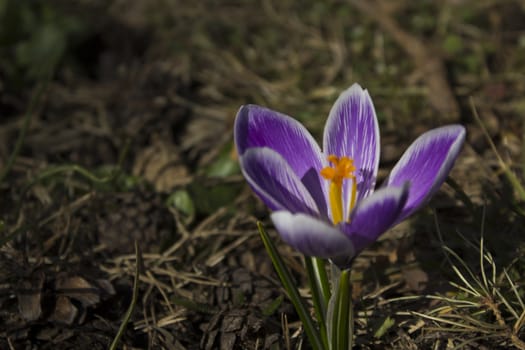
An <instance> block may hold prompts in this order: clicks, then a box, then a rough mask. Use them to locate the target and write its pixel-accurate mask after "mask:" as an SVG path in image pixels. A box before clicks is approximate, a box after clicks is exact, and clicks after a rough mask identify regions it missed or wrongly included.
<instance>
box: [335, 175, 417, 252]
mask: <svg viewBox="0 0 525 350" xmlns="http://www.w3.org/2000/svg"><path fill="white" fill-rule="evenodd" d="M408 191H409V186H408V185H404V186H402V187H387V188H382V189H379V190H377V191H375V192H374V193H373V194H372V195H370V197H367V198H365V199H364V200H363V201H361V202H359V203H358V204H357V206H356V207H355V209H354V211H353V212H352V215H351V218H350V223H349V224H342V225H341V229H342V230H343V232H344V233H345V234H346V236H347V237H348V238H350V240H351V241H352V243H353V244H354V248H355V251H356V254H357V253H359V252H360V251H362V250H363V249H365V248H366V247H367V246H369V245H370V244H372V243H373V242H375V241H376V240H377V238H378V237H379V236H380V235H381V234H383V233H384V232H385V231H386V230H388V229H389V228H390V227H391V226H392V225H393V224H394V223H395V222H396V221H397V219H398V217H399V215H400V213H401V211H402V209H403V207H404V205H405V203H406V200H407V197H408Z"/></svg>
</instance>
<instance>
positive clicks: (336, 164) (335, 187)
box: [320, 154, 357, 225]
mask: <svg viewBox="0 0 525 350" xmlns="http://www.w3.org/2000/svg"><path fill="white" fill-rule="evenodd" d="M328 161H329V162H330V163H332V164H333V166H332V167H330V166H327V167H325V168H323V169H321V171H320V174H321V176H322V177H324V178H325V179H326V180H329V181H330V189H329V200H330V207H331V208H332V220H333V222H334V224H335V225H337V224H338V223H340V222H341V221H343V216H344V213H343V198H342V194H343V181H344V180H345V179H348V180H351V181H352V195H351V198H350V211H351V210H352V209H353V208H354V205H355V201H356V194H357V183H356V179H355V175H354V172H355V166H354V161H353V159H351V158H348V157H337V156H335V155H333V154H331V155H329V156H328Z"/></svg>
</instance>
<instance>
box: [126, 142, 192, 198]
mask: <svg viewBox="0 0 525 350" xmlns="http://www.w3.org/2000/svg"><path fill="white" fill-rule="evenodd" d="M151 139H152V144H151V146H149V147H146V148H144V149H143V150H141V151H140V152H138V154H137V156H136V157H135V162H134V164H133V175H135V176H140V177H142V178H144V179H146V180H147V181H149V182H151V183H152V184H153V186H155V189H156V190H157V191H159V192H163V191H170V190H172V189H173V188H174V187H175V186H177V185H181V184H184V183H186V182H188V175H189V171H188V169H187V167H186V166H185V165H184V163H183V162H182V159H181V157H180V155H179V150H178V149H177V147H175V145H173V144H172V143H170V142H168V141H166V140H163V139H162V138H160V137H158V136H152V138H151Z"/></svg>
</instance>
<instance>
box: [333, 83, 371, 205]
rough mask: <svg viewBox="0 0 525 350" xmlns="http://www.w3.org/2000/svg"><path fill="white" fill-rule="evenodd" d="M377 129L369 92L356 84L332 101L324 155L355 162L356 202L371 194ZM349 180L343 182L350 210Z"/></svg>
mask: <svg viewBox="0 0 525 350" xmlns="http://www.w3.org/2000/svg"><path fill="white" fill-rule="evenodd" d="M379 148H380V145H379V126H378V124H377V117H376V113H375V110H374V105H373V104H372V100H371V98H370V95H369V94H368V91H366V90H363V89H362V88H361V86H359V85H358V84H354V85H352V86H351V87H350V88H349V89H347V90H346V91H344V92H343V93H342V94H341V95H340V96H339V98H338V99H337V101H336V102H335V104H334V106H333V107H332V110H331V111H330V115H329V117H328V120H327V121H326V126H325V130H324V138H323V150H324V152H325V154H327V155H330V154H334V155H336V156H338V157H342V156H346V157H350V158H352V159H353V160H354V165H355V167H356V169H357V170H356V175H357V181H358V197H357V198H358V200H359V199H362V198H365V197H367V196H368V195H369V193H370V192H371V191H373V189H374V186H375V181H376V176H377V168H378V165H379ZM350 186H351V184H350V181H345V187H344V188H343V196H344V198H345V203H344V206H345V208H348V207H349V203H348V201H349V196H350Z"/></svg>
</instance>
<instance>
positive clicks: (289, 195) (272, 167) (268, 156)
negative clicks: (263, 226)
mask: <svg viewBox="0 0 525 350" xmlns="http://www.w3.org/2000/svg"><path fill="white" fill-rule="evenodd" d="M240 164H241V169H242V172H243V174H244V176H245V177H246V180H247V181H248V183H249V184H250V186H251V187H252V188H253V190H254V191H255V193H257V195H258V196H259V197H260V198H261V199H262V200H263V202H264V203H265V204H266V205H267V206H268V207H270V209H272V210H288V211H291V212H293V213H297V212H303V213H310V214H314V215H319V214H318V210H317V205H316V203H315V201H314V199H313V198H312V196H311V195H310V192H308V190H307V189H306V188H305V186H304V185H303V183H302V182H301V180H300V179H299V178H298V177H297V175H296V174H295V173H294V171H293V170H292V168H291V167H290V166H289V165H288V163H287V162H286V160H284V158H283V157H282V156H281V155H280V154H278V153H277V152H275V151H274V150H271V149H270V148H267V147H264V148H251V149H248V150H246V152H244V154H243V155H242V156H241V157H240Z"/></svg>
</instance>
